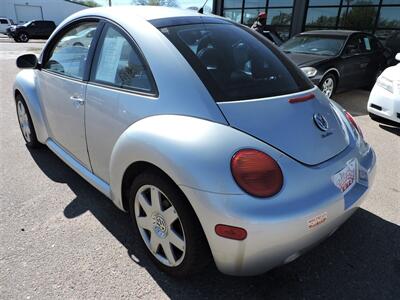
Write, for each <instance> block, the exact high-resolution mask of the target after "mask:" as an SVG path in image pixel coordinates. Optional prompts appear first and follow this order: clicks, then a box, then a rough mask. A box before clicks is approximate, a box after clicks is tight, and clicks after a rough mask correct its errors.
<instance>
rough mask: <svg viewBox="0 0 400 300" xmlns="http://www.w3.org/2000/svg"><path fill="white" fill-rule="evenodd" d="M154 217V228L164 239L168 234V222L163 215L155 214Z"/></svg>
mask: <svg viewBox="0 0 400 300" xmlns="http://www.w3.org/2000/svg"><path fill="white" fill-rule="evenodd" d="M152 219H153V230H154V232H155V233H156V234H157V235H158V236H159V237H160V238H162V239H165V238H166V236H167V235H168V228H167V223H166V222H165V220H164V218H163V216H161V215H160V214H154V215H153V216H152Z"/></svg>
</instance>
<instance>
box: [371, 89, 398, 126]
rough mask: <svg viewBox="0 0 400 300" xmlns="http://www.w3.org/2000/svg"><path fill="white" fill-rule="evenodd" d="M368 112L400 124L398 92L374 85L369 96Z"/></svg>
mask: <svg viewBox="0 0 400 300" xmlns="http://www.w3.org/2000/svg"><path fill="white" fill-rule="evenodd" d="M368 112H369V113H372V114H374V115H377V116H379V117H381V118H384V119H387V120H391V121H393V122H396V123H399V124H400V94H394V93H390V92H389V91H387V90H385V89H383V88H381V87H379V86H376V85H375V86H374V88H373V89H372V91H371V94H370V96H369V100H368Z"/></svg>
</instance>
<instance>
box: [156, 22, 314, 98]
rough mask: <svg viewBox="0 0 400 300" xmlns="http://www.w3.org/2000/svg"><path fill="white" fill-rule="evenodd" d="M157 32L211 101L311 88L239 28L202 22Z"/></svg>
mask: <svg viewBox="0 0 400 300" xmlns="http://www.w3.org/2000/svg"><path fill="white" fill-rule="evenodd" d="M160 30H161V32H162V33H163V34H164V35H165V36H166V37H167V38H168V39H169V40H170V41H171V42H172V43H173V44H174V45H175V47H176V48H177V49H178V50H179V51H180V52H181V53H182V55H183V56H184V57H185V59H186V60H187V61H188V62H189V64H190V65H191V66H192V68H193V69H194V70H195V72H196V73H197V75H198V76H199V78H200V79H201V80H202V81H203V83H204V85H205V86H206V88H207V89H208V90H209V92H210V94H211V95H212V96H213V98H214V99H215V100H216V101H235V100H244V99H255V98H265V97H271V96H277V95H284V94H289V93H295V92H299V91H301V90H305V89H309V88H311V87H312V85H311V83H310V82H309V81H308V79H307V78H305V77H304V75H303V73H302V72H301V71H299V70H298V69H297V68H296V67H295V66H294V65H293V63H291V62H290V61H289V60H288V59H287V58H286V57H285V56H284V55H283V54H282V53H281V52H280V51H279V50H277V49H276V48H275V47H273V46H272V45H271V44H270V42H267V41H266V40H265V39H263V38H262V37H261V38H260V37H259V36H258V34H257V33H253V32H252V31H251V30H248V29H244V28H243V27H241V26H238V25H233V24H204V23H202V24H192V25H180V26H172V27H164V28H161V29H160Z"/></svg>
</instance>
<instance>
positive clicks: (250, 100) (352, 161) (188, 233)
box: [14, 7, 376, 276]
mask: <svg viewBox="0 0 400 300" xmlns="http://www.w3.org/2000/svg"><path fill="white" fill-rule="evenodd" d="M81 32H92V33H93V34H91V36H90V37H87V36H85V35H80V33H81ZM71 36H73V37H74V39H75V40H76V43H77V44H76V45H71V43H67V42H66V41H68V40H69V39H70V38H71ZM79 36H84V38H85V41H84V43H83V42H82V44H84V45H86V46H85V47H82V46H80V44H79V43H78V42H79ZM17 65H18V66H19V67H20V68H24V69H25V70H22V71H21V72H20V73H19V74H18V76H17V78H16V81H15V85H14V95H15V100H16V107H17V113H18V119H19V123H20V127H21V131H22V133H23V137H24V139H25V141H26V144H27V146H28V147H37V146H40V145H41V144H45V145H47V147H48V148H50V149H51V150H52V151H53V152H54V153H55V154H56V155H58V156H59V157H60V158H61V159H62V160H63V161H64V162H65V163H66V164H68V165H69V166H70V167H71V168H72V169H74V170H75V171H76V172H77V173H79V174H80V175H81V176H82V177H83V178H85V179H86V180H87V181H88V182H89V183H91V184H92V185H93V186H94V187H95V188H97V189H98V190H99V191H101V192H102V193H104V194H105V195H106V196H107V197H108V198H110V199H111V200H112V201H113V202H114V203H115V205H116V206H117V207H119V208H120V209H121V210H124V211H126V212H129V214H130V215H131V217H132V224H133V226H134V228H135V230H136V232H137V234H138V235H139V236H140V237H141V238H142V240H143V246H144V247H146V249H147V250H148V253H149V255H150V257H151V258H152V259H153V261H154V263H155V264H156V265H157V266H158V267H159V268H160V269H162V270H163V271H165V272H167V273H169V274H171V275H175V276H186V275H188V274H191V273H193V272H197V271H199V270H201V269H202V268H203V267H205V266H207V265H209V264H210V263H211V261H212V260H213V261H214V262H215V264H216V266H217V268H218V269H219V270H220V271H221V272H223V273H226V274H231V275H254V274H259V273H262V272H265V271H267V270H269V269H271V268H273V267H275V266H277V265H280V264H285V263H289V262H291V261H293V260H294V259H296V258H297V257H299V256H300V255H301V254H303V253H304V252H305V251H306V250H308V249H310V248H311V247H312V246H314V245H316V244H317V243H319V242H320V241H321V240H323V239H324V238H326V237H328V236H330V235H331V234H333V233H334V232H335V230H336V229H337V228H338V227H339V226H340V225H341V224H342V223H343V222H344V221H345V220H346V219H347V218H349V217H350V216H351V215H352V214H353V213H354V211H355V210H356V209H357V208H358V207H359V206H360V204H361V202H362V200H363V199H364V197H365V195H366V194H367V191H368V190H369V188H370V186H371V184H372V181H373V175H374V166H375V160H376V158H375V154H374V151H373V150H372V149H371V147H370V146H369V145H368V144H367V143H366V141H365V140H364V138H363V135H362V132H361V129H360V128H359V127H358V126H357V124H356V122H355V121H354V119H353V118H352V116H351V115H350V114H349V113H348V112H346V111H344V110H343V109H342V108H341V107H340V106H339V105H338V104H336V103H334V102H332V101H330V100H329V99H328V98H327V97H326V96H325V95H324V94H323V93H322V92H320V91H319V90H318V88H316V87H315V86H313V85H312V84H311V82H310V81H309V80H308V79H307V78H306V77H305V75H304V74H303V73H302V72H301V71H300V70H299V69H298V68H297V67H296V66H295V65H293V63H291V62H290V61H289V60H288V59H287V58H286V56H285V55H284V54H282V53H281V52H280V50H279V49H277V48H276V47H275V46H274V45H273V44H271V43H270V42H269V41H268V40H267V39H265V38H264V37H262V36H261V35H259V34H258V33H255V32H253V31H251V30H249V29H248V28H246V27H243V26H241V25H238V24H235V23H233V22H231V21H229V20H226V19H224V18H220V17H214V16H205V15H202V14H198V13H196V12H193V11H189V10H178V9H172V8H162V7H116V8H94V9H89V10H84V11H80V12H78V13H76V14H74V15H72V16H71V17H69V18H67V19H66V20H65V21H64V22H63V23H62V24H60V26H58V28H57V29H56V30H55V32H54V33H53V34H52V36H51V37H50V39H49V40H48V42H47V44H46V45H45V47H44V49H43V52H42V53H41V55H40V57H38V58H37V57H36V56H35V55H33V54H26V55H23V56H20V57H19V58H18V59H17Z"/></svg>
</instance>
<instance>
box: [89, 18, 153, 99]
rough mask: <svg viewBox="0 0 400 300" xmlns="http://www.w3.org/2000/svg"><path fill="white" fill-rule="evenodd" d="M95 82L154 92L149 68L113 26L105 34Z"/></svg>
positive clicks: (94, 77)
mask: <svg viewBox="0 0 400 300" xmlns="http://www.w3.org/2000/svg"><path fill="white" fill-rule="evenodd" d="M101 43H102V45H101V49H100V53H99V54H98V55H97V58H96V61H95V64H96V68H95V72H94V76H93V78H92V79H93V80H94V81H96V82H99V83H105V84H110V85H113V86H117V87H121V88H128V89H133V90H139V91H145V92H151V91H153V90H154V89H153V85H152V81H151V80H150V78H151V77H150V76H149V73H148V71H147V68H146V67H145V65H144V64H143V62H142V59H141V58H140V56H139V54H138V52H137V50H136V49H134V48H133V47H132V45H131V44H130V43H129V42H128V41H127V39H126V38H125V37H124V36H123V35H122V34H121V33H120V32H119V31H118V30H116V29H114V28H113V27H112V26H108V27H107V29H106V30H105V33H103V37H102V42H101Z"/></svg>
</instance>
